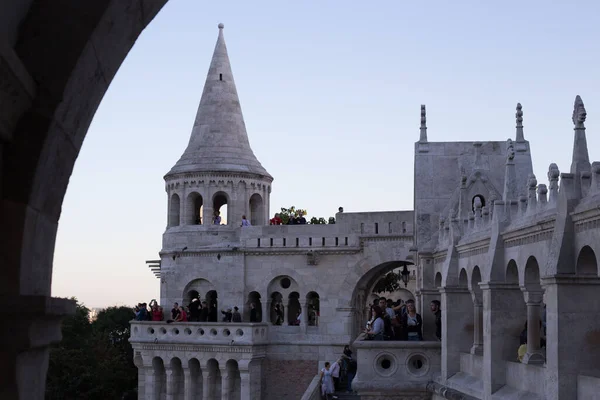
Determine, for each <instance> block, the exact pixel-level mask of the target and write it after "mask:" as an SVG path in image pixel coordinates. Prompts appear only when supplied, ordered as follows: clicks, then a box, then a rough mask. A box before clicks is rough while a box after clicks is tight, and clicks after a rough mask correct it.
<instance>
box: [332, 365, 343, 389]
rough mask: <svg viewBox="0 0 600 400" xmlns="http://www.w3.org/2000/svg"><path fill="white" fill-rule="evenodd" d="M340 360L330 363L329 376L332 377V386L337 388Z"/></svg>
mask: <svg viewBox="0 0 600 400" xmlns="http://www.w3.org/2000/svg"><path fill="white" fill-rule="evenodd" d="M340 361H341V360H337V361H336V362H333V363H331V377H332V378H333V387H334V388H335V390H336V391H337V390H338V387H339V384H340Z"/></svg>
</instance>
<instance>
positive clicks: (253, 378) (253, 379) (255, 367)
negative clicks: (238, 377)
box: [242, 359, 263, 400]
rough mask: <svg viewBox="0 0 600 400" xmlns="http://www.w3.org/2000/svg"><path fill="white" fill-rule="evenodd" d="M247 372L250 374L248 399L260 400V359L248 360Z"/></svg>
mask: <svg viewBox="0 0 600 400" xmlns="http://www.w3.org/2000/svg"><path fill="white" fill-rule="evenodd" d="M248 371H249V373H250V399H252V400H254V399H262V398H263V397H262V382H263V376H262V372H263V371H262V359H252V360H250V363H249V364H248ZM242 398H243V397H242Z"/></svg>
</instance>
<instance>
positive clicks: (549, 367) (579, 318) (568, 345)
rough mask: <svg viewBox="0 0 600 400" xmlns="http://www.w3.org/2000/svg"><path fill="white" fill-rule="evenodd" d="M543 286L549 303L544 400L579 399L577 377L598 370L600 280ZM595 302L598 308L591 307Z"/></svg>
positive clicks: (546, 281) (572, 279)
mask: <svg viewBox="0 0 600 400" xmlns="http://www.w3.org/2000/svg"><path fill="white" fill-rule="evenodd" d="M542 282H543V285H544V288H545V290H546V303H547V306H546V334H547V336H546V339H547V342H546V359H547V362H546V368H545V370H546V382H545V387H546V396H545V398H547V399H561V400H562V399H576V398H577V377H578V375H580V374H585V371H590V370H594V369H597V368H598V350H597V349H598V347H597V346H598V345H597V343H598V342H597V340H598V332H600V309H599V308H598V306H597V304H598V293H600V278H599V277H597V276H589V277H583V276H579V277H577V276H553V277H549V278H542ZM592 299H594V301H595V304H596V305H595V306H594V305H592V303H588V302H589V301H592ZM586 304H587V306H586ZM565 322H566V323H565Z"/></svg>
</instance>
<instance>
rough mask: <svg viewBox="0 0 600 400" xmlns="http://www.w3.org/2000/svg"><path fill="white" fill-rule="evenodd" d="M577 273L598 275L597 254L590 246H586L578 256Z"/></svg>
mask: <svg viewBox="0 0 600 400" xmlns="http://www.w3.org/2000/svg"><path fill="white" fill-rule="evenodd" d="M577 275H587V276H598V262H597V261H596V254H594V250H592V248H591V247H590V246H584V247H583V248H582V249H581V251H580V252H579V256H578V257H577Z"/></svg>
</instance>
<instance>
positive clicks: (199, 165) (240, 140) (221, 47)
mask: <svg viewBox="0 0 600 400" xmlns="http://www.w3.org/2000/svg"><path fill="white" fill-rule="evenodd" d="M185 172H238V173H239V172H242V173H250V174H257V175H261V176H264V177H268V178H270V179H273V178H272V177H271V175H269V173H268V172H267V171H266V170H265V169H264V168H263V166H262V165H261V164H260V162H259V161H258V159H257V158H256V156H255V155H254V152H253V151H252V149H251V148H250V142H249V141H248V134H247V133H246V124H245V123H244V117H243V115H242V107H241V105H240V100H239V98H238V94H237V90H236V87H235V82H234V80H233V73H232V72H231V64H230V62H229V56H228V55H227V46H226V45H225V38H224V37H223V24H219V37H218V39H217V44H216V46H215V51H214V54H213V57H212V61H211V62H210V68H209V69H208V75H207V76H206V83H205V84H204V90H203V91H202V98H201V99H200V105H199V106H198V112H197V114H196V119H195V121H194V127H193V128H192V134H191V136H190V141H189V143H188V146H187V148H186V149H185V151H184V152H183V155H182V156H181V158H180V159H179V161H177V163H176V164H175V166H174V167H173V168H171V171H169V173H168V174H167V175H172V174H177V173H185Z"/></svg>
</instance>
